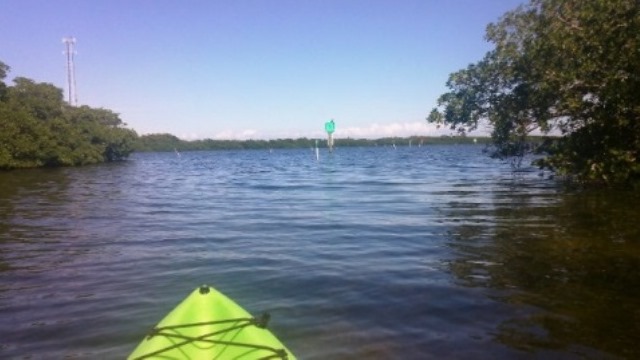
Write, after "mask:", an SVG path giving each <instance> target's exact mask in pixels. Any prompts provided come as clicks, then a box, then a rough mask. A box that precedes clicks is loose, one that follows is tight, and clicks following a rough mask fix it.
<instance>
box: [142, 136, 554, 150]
mask: <svg viewBox="0 0 640 360" xmlns="http://www.w3.org/2000/svg"><path fill="white" fill-rule="evenodd" d="M316 140H317V142H318V147H326V145H327V139H310V138H297V139H275V140H213V139H204V140H192V141H187V140H182V139H180V138H178V137H176V136H174V135H171V134H149V135H142V136H140V137H139V138H138V141H137V142H136V144H135V149H136V151H174V150H177V151H198V150H239V149H290V148H310V147H315V146H316ZM535 140H537V141H538V142H541V141H542V138H538V139H535ZM488 142H489V138H486V137H480V138H476V139H473V138H468V137H462V136H441V137H424V136H412V137H408V138H401V137H387V138H380V139H352V138H338V139H335V146H336V147H359V146H362V147H364V146H393V145H396V146H421V145H425V146H426V145H435V144H474V143H477V144H487V143H488Z"/></svg>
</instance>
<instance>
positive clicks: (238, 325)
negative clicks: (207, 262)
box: [129, 286, 295, 360]
mask: <svg viewBox="0 0 640 360" xmlns="http://www.w3.org/2000/svg"><path fill="white" fill-rule="evenodd" d="M268 321H269V315H268V314H264V315H262V316H261V317H259V318H254V317H252V316H251V315H250V314H249V313H248V312H247V311H246V310H244V309H243V308H242V307H240V305H238V304H236V303H235V302H234V301H233V300H231V299H229V298H228V297H226V296H225V295H224V294H222V293H220V292H219V291H217V290H216V289H214V288H213V287H210V286H201V287H200V288H197V289H195V290H194V291H193V292H192V293H191V294H190V295H189V296H188V297H187V298H186V299H184V300H183V301H182V302H181V303H180V304H178V306H176V307H175V308H174V309H173V310H172V311H171V312H170V313H169V314H168V315H167V316H165V317H164V319H162V320H161V321H160V322H159V323H158V325H156V326H155V327H154V328H153V329H152V330H151V332H150V333H149V334H148V335H147V336H146V337H145V338H144V340H142V342H140V344H139V345H138V347H136V349H135V350H134V351H133V352H132V353H131V355H129V359H130V360H132V359H287V360H292V359H295V356H294V355H293V354H292V353H291V352H290V351H289V349H287V348H286V347H285V346H284V345H283V344H282V343H281V342H280V341H279V340H278V339H277V338H276V337H275V336H274V335H273V334H272V333H271V332H270V331H269V330H267V328H266V326H267V322H268Z"/></svg>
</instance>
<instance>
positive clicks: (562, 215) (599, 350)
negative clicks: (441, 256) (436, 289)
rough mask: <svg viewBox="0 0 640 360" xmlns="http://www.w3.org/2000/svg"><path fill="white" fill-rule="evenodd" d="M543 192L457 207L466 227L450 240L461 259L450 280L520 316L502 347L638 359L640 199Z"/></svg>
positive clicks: (506, 190)
mask: <svg viewBox="0 0 640 360" xmlns="http://www.w3.org/2000/svg"><path fill="white" fill-rule="evenodd" d="M537 190H540V189H535V188H528V187H527V186H526V184H523V183H519V184H518V186H517V187H512V186H511V185H510V184H509V183H507V184H505V186H504V187H500V188H498V190H496V191H494V192H493V194H492V195H493V207H491V206H488V207H483V208H479V209H478V208H474V207H465V206H461V205H460V204H459V203H451V204H449V206H448V207H447V212H448V213H449V216H451V217H452V218H455V219H463V223H461V224H460V225H458V226H455V227H454V228H453V230H452V231H451V232H450V233H449V241H450V242H449V244H450V246H451V247H452V248H454V249H455V251H456V253H457V255H458V256H459V257H458V258H457V259H456V260H453V261H451V262H450V263H449V265H448V268H449V270H450V271H451V272H452V273H454V274H455V275H456V277H457V279H458V282H459V283H460V284H461V285H463V286H467V287H479V288H485V289H486V294H487V296H489V297H491V298H493V299H495V300H496V301H500V302H503V303H506V304H509V305H511V306H513V307H514V308H518V309H519V311H518V316H517V317H514V318H511V319H508V320H505V321H503V322H502V324H501V325H499V326H498V329H497V332H496V333H495V334H494V339H495V340H496V341H498V342H501V343H503V344H506V345H509V346H512V347H514V348H517V349H521V350H525V351H530V352H539V351H545V349H546V350H554V349H557V350H562V351H563V353H565V354H566V353H573V354H575V355H577V356H587V357H592V356H596V357H604V356H611V355H615V356H621V357H625V358H638V356H640V347H639V346H638V344H637V341H638V339H639V338H640V309H639V308H638V300H639V299H640V227H639V226H638V219H639V218H640V209H638V207H637V204H638V203H640V201H639V200H640V198H639V196H638V194H636V193H631V192H621V191H591V192H582V193H572V192H568V191H565V190H562V189H557V190H551V191H549V189H546V191H545V189H542V190H541V191H537ZM474 219H475V220H480V221H474ZM486 219H492V220H491V221H484V220H486ZM606 354H609V355H606Z"/></svg>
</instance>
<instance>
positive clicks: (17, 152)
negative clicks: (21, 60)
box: [0, 62, 137, 169]
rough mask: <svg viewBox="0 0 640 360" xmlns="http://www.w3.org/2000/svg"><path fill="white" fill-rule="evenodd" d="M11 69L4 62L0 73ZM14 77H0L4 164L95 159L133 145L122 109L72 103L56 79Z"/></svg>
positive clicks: (113, 156) (121, 155) (111, 157)
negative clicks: (118, 111) (9, 79)
mask: <svg viewBox="0 0 640 360" xmlns="http://www.w3.org/2000/svg"><path fill="white" fill-rule="evenodd" d="M6 71H8V66H6V65H4V64H3V63H2V62H0V79H2V78H4V77H5V76H6ZM14 83H15V85H14V86H8V87H7V86H6V85H5V84H4V83H3V82H0V85H2V86H4V87H0V169H14V168H31V167H40V166H76V165H87V164H95V163H100V162H105V161H116V160H122V159H125V158H126V157H127V156H128V155H129V154H130V153H131V151H133V144H134V142H135V140H136V138H137V135H136V133H135V132H134V131H133V130H130V129H126V128H124V127H122V126H124V124H123V123H122V121H121V120H120V118H119V117H118V114H116V113H114V112H112V111H110V110H106V109H93V108H90V107H88V106H82V107H78V108H76V107H71V106H68V105H67V104H65V102H64V100H63V96H62V90H61V89H58V88H56V87H55V86H53V85H51V84H46V83H36V82H34V81H33V80H30V79H27V78H22V77H19V78H16V79H14ZM3 89H4V90H3Z"/></svg>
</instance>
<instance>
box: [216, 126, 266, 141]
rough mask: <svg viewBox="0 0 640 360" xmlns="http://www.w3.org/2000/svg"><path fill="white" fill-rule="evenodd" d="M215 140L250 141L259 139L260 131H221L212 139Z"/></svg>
mask: <svg viewBox="0 0 640 360" xmlns="http://www.w3.org/2000/svg"><path fill="white" fill-rule="evenodd" d="M211 138H212V139H214V140H249V139H258V138H259V136H258V131H257V130H254V129H245V130H239V131H234V130H223V131H220V132H218V133H216V134H214V135H213V137H211Z"/></svg>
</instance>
